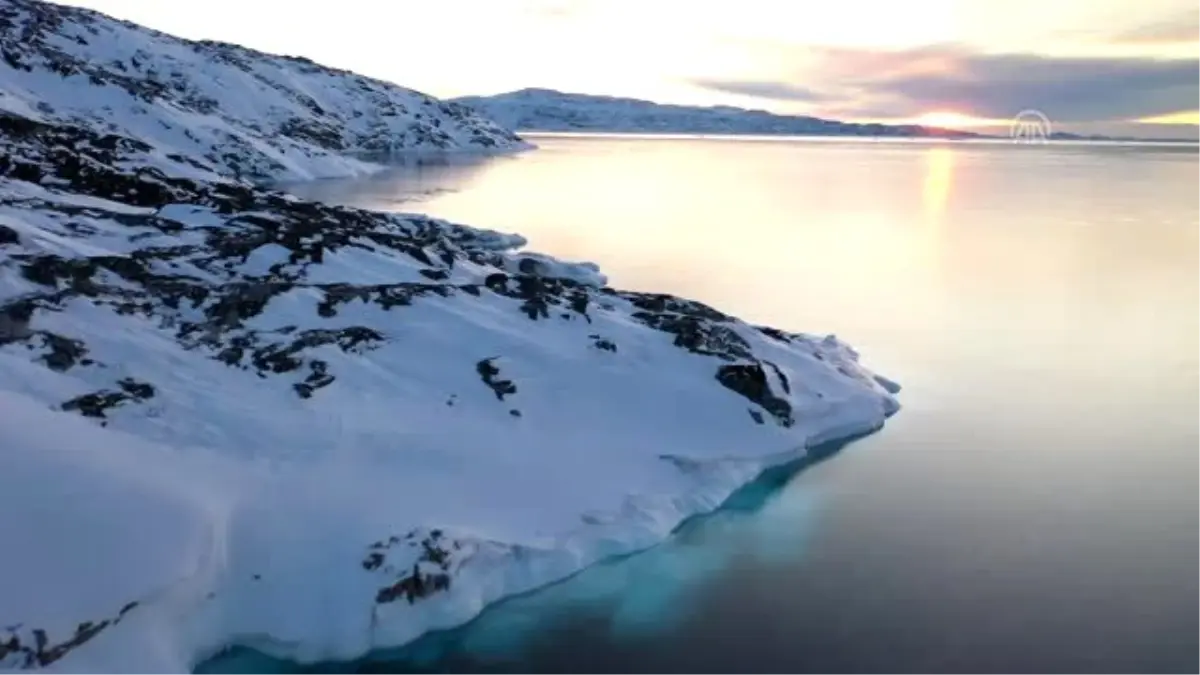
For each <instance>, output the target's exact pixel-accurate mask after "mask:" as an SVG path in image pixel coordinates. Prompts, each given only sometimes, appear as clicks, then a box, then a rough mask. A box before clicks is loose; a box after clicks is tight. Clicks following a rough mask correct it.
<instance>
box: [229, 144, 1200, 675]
mask: <svg viewBox="0 0 1200 675" xmlns="http://www.w3.org/2000/svg"><path fill="white" fill-rule="evenodd" d="M531 140H533V141H534V142H535V143H537V144H538V145H539V146H540V148H539V149H538V150H536V151H533V152H528V153H523V154H520V155H515V156H503V157H493V158H462V157H460V158H455V159H447V158H441V159H437V158H423V159H420V160H411V161H408V162H405V163H402V164H399V165H397V166H396V168H395V169H394V170H391V171H388V172H386V173H384V174H381V175H379V176H375V177H372V178H369V179H359V180H351V181H321V182H314V183H308V184H304V185H298V186H291V189H292V190H293V191H295V192H298V193H301V194H303V195H304V196H307V197H315V198H319V199H323V200H326V201H333V202H340V203H347V204H353V205H357V206H363V207H369V208H374V209H383V210H399V211H417V212H423V213H429V214H431V215H435V216H439V217H444V218H447V219H450V220H455V221H458V222H463V223H467V224H471V225H474V226H477V227H486V228H492V229H497V230H503V231H511V232H518V233H520V234H523V235H524V236H526V237H527V238H528V240H529V248H531V249H533V250H537V251H541V252H546V253H550V254H554V255H557V256H559V257H562V258H568V259H577V260H591V261H595V262H597V263H599V264H600V266H601V268H602V269H603V270H604V271H605V272H607V274H608V275H609V278H610V282H611V283H612V284H613V285H615V286H619V287H624V288H632V289H638V290H648V291H659V292H670V293H675V294H680V295H684V296H688V297H691V298H695V299H699V300H701V301H704V302H707V303H709V304H711V305H713V306H715V307H717V308H719V309H722V310H725V311H727V312H730V313H733V314H736V315H739V316H741V317H743V318H745V319H747V320H750V321H754V322H758V323H764V324H769V325H773V326H777V327H779V328H783V329H789V330H797V331H806V332H814V333H835V334H837V335H838V336H839V337H841V338H843V339H845V340H847V341H848V342H850V343H851V344H853V345H854V346H855V347H857V348H858V349H859V350H860V351H861V353H862V359H863V361H864V362H865V363H866V364H867V365H868V366H870V367H872V368H874V369H876V370H877V371H878V372H881V373H882V374H885V375H887V376H888V377H891V378H893V379H896V380H898V381H899V382H900V383H901V384H902V385H904V390H903V392H901V401H902V403H903V405H904V408H903V410H902V411H901V412H900V413H899V414H898V415H896V416H895V417H894V418H892V419H891V420H890V422H889V424H888V426H887V427H886V428H885V429H884V430H883V431H882V432H880V433H878V434H876V435H874V436H871V437H869V438H867V439H865V440H861V441H858V442H856V443H853V444H851V445H849V446H847V447H846V448H844V449H842V450H841V451H839V452H836V453H834V454H833V456H831V457H829V458H828V461H821V462H817V463H813V464H811V465H802V466H796V467H792V469H793V470H794V471H793V472H792V473H781V474H776V475H773V476H770V477H768V479H767V480H765V481H763V482H762V483H760V484H758V485H755V486H751V487H750V488H748V489H747V490H745V491H744V492H743V493H742V494H739V495H738V498H737V499H735V500H734V502H733V503H731V504H730V507H729V508H727V509H725V510H724V511H722V512H720V513H718V514H716V515H713V516H710V517H707V518H703V519H699V520H696V521H693V522H691V523H689V524H688V525H687V526H685V527H684V528H683V529H682V530H681V531H680V532H679V533H678V536H676V537H675V538H673V539H672V540H670V541H669V542H667V543H665V544H663V545H661V546H659V547H657V548H655V549H652V550H650V551H648V552H644V553H641V554H638V555H634V556H631V557H629V558H625V559H622V560H618V561H613V562H610V563H607V564H604V565H601V566H598V567H595V568H592V569H590V570H588V571H585V572H584V573H582V574H580V575H578V576H576V577H573V578H572V579H570V580H568V581H566V582H564V583H561V584H557V585H555V586H552V587H549V588H546V589H543V590H540V591H537V592H534V593H532V594H529V595H526V596H522V597H519V598H515V599H512V600H509V601H506V602H503V603H501V604H499V605H496V606H495V607H493V608H492V609H489V610H487V611H485V613H484V614H483V615H482V616H481V617H480V618H479V619H478V620H477V621H475V622H473V623H472V624H469V625H468V626H466V627H464V628H462V629H459V630H455V631H450V632H448V633H444V634H438V635H435V636H431V637H429V638H427V639H424V640H422V641H420V642H418V643H416V644H414V645H412V646H410V647H408V648H406V649H402V650H397V651H392V652H388V653H379V654H376V655H374V656H373V658H372V659H371V660H370V661H367V662H361V663H356V664H323V665H322V666H321V668H319V670H324V671H328V670H330V669H335V668H336V669H341V670H359V671H366V672H398V671H511V672H546V671H573V672H630V671H632V672H676V671H679V672H682V671H688V672H752V671H770V672H804V671H809V672H812V671H816V672H863V671H869V672H915V671H922V672H1017V671H1036V672H1080V671H1087V672H1171V671H1176V672H1196V671H1197V669H1198V667H1200V666H1198V657H1197V653H1198V649H1200V643H1198V635H1200V622H1198V619H1197V603H1198V588H1197V569H1198V553H1197V551H1198V548H1200V541H1198V538H1200V537H1198V531H1200V524H1198V511H1200V503H1198V485H1197V482H1198V464H1197V457H1198V446H1200V439H1198V437H1197V423H1198V419H1200V395H1198V391H1197V389H1198V382H1200V366H1198V351H1200V348H1198V337H1197V332H1198V331H1197V324H1198V313H1200V309H1198V308H1200V293H1198V290H1197V286H1198V283H1197V280H1198V261H1197V258H1198V256H1197V251H1198V244H1200V239H1198V227H1200V194H1198V192H1200V187H1198V184H1200V163H1198V157H1200V156H1198V154H1197V151H1196V148H1195V146H1186V147H1163V146H1157V147H1149V146H1147V147H1140V146H1127V145H1104V146H1099V145H1086V144H1048V145H1016V144H1008V143H924V142H893V143H886V142H885V143H878V142H869V141H861V140H854V141H838V140H827V139H826V140H821V141H806V140H797V139H792V140H765V139H719V138H670V139H661V138H660V139H655V138H629V137H624V138H623V137H620V136H600V137H586V136H552V137H551V136H547V137H537V136H533V137H531ZM228 658H233V659H234V660H233V661H227V663H226V665H227V666H228V665H229V664H230V663H232V664H236V665H234V666H232V667H236V668H243V669H244V668H246V667H248V666H252V667H254V668H256V669H261V670H272V669H275V670H288V669H294V668H295V667H296V666H295V665H294V664H281V663H277V662H270V661H268V660H264V659H261V658H256V657H255V656H254V655H253V654H246V653H241V654H234V655H232V656H231V657H228ZM220 665H221V664H220V662H215V663H214V664H211V667H212V668H216V669H219V667H220Z"/></svg>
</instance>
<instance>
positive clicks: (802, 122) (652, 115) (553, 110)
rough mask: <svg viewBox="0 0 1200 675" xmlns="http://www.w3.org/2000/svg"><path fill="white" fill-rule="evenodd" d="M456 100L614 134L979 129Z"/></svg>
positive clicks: (519, 117)
mask: <svg viewBox="0 0 1200 675" xmlns="http://www.w3.org/2000/svg"><path fill="white" fill-rule="evenodd" d="M454 100H455V101H456V102H458V103H461V104H463V105H466V106H469V107H471V108H473V109H475V110H478V111H479V112H481V113H482V114H484V115H487V116H488V117H490V118H492V119H494V120H496V121H497V122H499V123H500V124H503V125H505V126H507V127H509V128H511V129H517V130H521V131H600V132H612V133H680V134H683V133H686V134H763V135H766V134H772V135H792V136H897V137H914V138H933V137H936V138H977V137H978V136H979V135H978V134H973V133H970V132H964V131H956V130H953V129H938V128H935V127H922V126H915V125H886V124H853V123H849V122H836V121H833V120H824V119H819V118H816V117H802V116H794V115H776V114H773V113H769V112H766V111H763V110H746V109H743V108H734V107H729V106H717V107H712V108H705V107H697V106H682V105H666V104H661V103H653V102H650V101H642V100H638V99H633V98H614V97H611V96H593V95H590V94H568V93H563V92H560V91H553V90H549V89H522V90H520V91H513V92H509V93H507V94H497V95H495V96H464V97H462V98H458V99H454Z"/></svg>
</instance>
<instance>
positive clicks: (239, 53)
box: [0, 0, 531, 180]
mask: <svg viewBox="0 0 1200 675" xmlns="http://www.w3.org/2000/svg"><path fill="white" fill-rule="evenodd" d="M0 12H3V13H4V14H6V15H8V16H9V17H10V19H9V20H10V21H11V23H10V24H9V25H7V26H5V24H4V22H0V26H5V27H4V28H3V30H4V32H5V35H4V37H5V39H6V44H10V43H11V44H22V45H23V47H24V50H23V51H24V53H21V52H17V53H18V54H20V57H19V58H18V59H17V61H16V63H18V64H20V66H21V67H14V65H13V62H10V61H3V60H0V110H8V111H11V112H14V113H16V114H19V115H22V116H25V117H30V118H32V119H39V120H44V121H46V120H55V121H63V122H71V123H77V124H85V125H91V126H93V127H95V128H98V129H104V130H106V131H108V132H111V133H117V134H122V135H125V136H131V137H133V138H137V139H141V140H143V141H145V142H147V143H150V144H151V145H152V146H154V147H155V148H157V149H158V150H160V151H161V154H162V155H164V156H165V155H168V154H182V155H185V156H188V157H192V158H195V159H196V160H197V161H200V162H202V163H204V164H206V165H207V166H208V167H209V168H217V169H222V170H224V169H228V168H230V167H228V166H227V165H225V163H224V160H223V159H222V158H223V157H224V156H226V155H228V154H233V155H235V156H237V157H238V161H237V162H236V166H235V167H234V172H235V173H238V174H242V175H245V176H246V177H251V178H256V179H263V178H270V179H273V180H296V179H310V178H319V177H331V176H347V175H359V174H364V173H371V172H374V171H377V170H378V169H379V168H380V166H379V164H377V163H375V162H373V161H370V160H368V159H366V158H364V155H386V154H387V153H390V152H394V151H399V150H403V151H413V150H437V151H447V150H474V151H503V150H519V149H525V148H529V147H531V146H530V145H529V144H527V143H525V142H524V141H521V140H520V139H519V138H518V137H517V136H515V135H514V134H512V133H511V132H509V131H507V130H506V129H504V128H502V127H500V126H498V125H496V124H495V123H493V122H492V121H490V120H488V119H486V118H483V117H481V116H479V115H477V114H474V113H472V112H470V111H468V110H466V109H465V108H463V107H462V106H458V105H457V104H454V103H449V102H444V101H439V100H437V99H434V98H432V97H429V96H426V95H424V94H421V93H419V92H415V91H412V90H409V89H404V88H402V87H398V86H396V85H393V84H389V83H386V82H381V81H379V80H373V79H371V78H367V77H362V76H359V75H354V74H352V73H347V72H344V71H339V70H335V69H331V68H326V67H323V66H320V65H317V64H314V63H312V62H309V61H307V60H301V59H296V58H291V57H284V56H276V55H271V54H263V53H260V52H256V51H253V50H250V49H246V48H243V47H237V46H234V45H226V44H220V43H213V42H193V41H189V40H183V39H180V38H175V37H172V36H169V35H165V34H163V33H159V32H157V31H153V30H149V29H146V28H143V27H141V26H136V25H134V24H130V23H126V22H121V21H117V20H114V19H111V18H109V17H106V16H104V15H101V14H98V13H95V12H91V11H88V10H83V9H76V8H69V7H62V6H56V5H50V4H47V3H41V2H35V1H33V0H5V2H4V6H2V7H0Z"/></svg>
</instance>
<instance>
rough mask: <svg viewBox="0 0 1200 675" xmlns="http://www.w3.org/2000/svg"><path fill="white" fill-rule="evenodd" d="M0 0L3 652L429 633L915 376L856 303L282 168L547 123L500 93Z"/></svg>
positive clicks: (356, 645)
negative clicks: (551, 251) (821, 316)
mask: <svg viewBox="0 0 1200 675" xmlns="http://www.w3.org/2000/svg"><path fill="white" fill-rule="evenodd" d="M0 13H2V15H0V18H2V19H4V21H0V31H3V37H4V38H5V40H7V41H8V43H12V44H20V45H21V50H19V51H18V52H13V53H12V54H11V55H7V56H6V60H4V61H3V62H2V63H0V94H2V95H0V139H2V140H0V152H2V153H3V154H2V155H0V448H4V451H3V452H0V511H3V512H4V513H6V514H16V515H15V516H14V517H9V518H7V519H0V541H3V542H4V544H5V547H6V555H5V556H3V557H0V600H2V602H0V669H12V670H48V671H58V672H83V671H104V672H117V671H120V672H179V671H186V670H190V669H192V668H194V667H195V666H196V665H197V664H198V663H200V662H201V661H203V660H204V659H206V658H207V657H209V656H212V655H213V654H216V653H218V652H219V651H220V650H222V649H224V648H227V647H229V646H231V645H237V644H240V645H246V646H251V647H253V648H256V649H259V650H261V651H264V652H266V653H270V654H273V655H276V656H280V657H284V658H288V659H291V660H294V661H299V662H318V661H327V660H350V659H354V658H357V657H359V656H362V655H364V654H366V653H368V652H369V651H371V650H374V649H378V648H385V647H395V646H399V645H402V644H405V643H407V642H409V641H411V640H412V639H414V638H416V637H418V636H420V635H421V634H423V633H425V632H427V631H429V630H434V629H439V628H448V627H451V626H455V625H459V624H461V623H463V622H464V621H467V620H469V619H470V618H472V617H474V616H475V615H477V614H478V613H479V612H480V611H481V610H482V609H483V607H485V606H486V605H488V604H489V603H492V602H494V601H496V600H499V599H501V598H503V597H506V596H508V595H512V594H514V593H519V592H523V591H527V590H531V589H533V588H536V587H538V586H541V585H544V584H546V583H549V582H552V581H556V580H558V579H561V578H563V577H565V576H568V575H569V574H572V573H574V572H577V571H579V570H580V569H582V568H583V567H586V566H587V565H589V564H592V563H594V562H596V561H598V560H601V559H604V558H607V557H610V556H613V555H619V554H623V553H629V552H632V551H635V550H639V549H643V548H646V547H648V546H651V545H653V544H655V543H657V542H659V541H662V540H663V538H665V537H666V536H668V535H669V534H670V532H671V531H672V530H673V529H674V528H675V527H676V526H677V525H678V524H679V523H680V522H682V521H683V520H685V519H686V518H688V517H690V516H693V515H696V514H698V513H704V512H708V511H712V510H713V509H715V508H717V507H718V506H719V505H720V504H721V503H722V502H723V501H724V500H725V499H726V498H727V497H728V496H729V495H730V494H731V493H732V492H733V491H734V490H736V489H737V488H739V487H741V486H742V485H744V484H746V483H747V482H749V481H751V480H753V479H754V478H755V477H756V476H758V475H759V474H760V473H761V472H762V471H763V470H764V469H766V468H768V467H770V466H773V465H775V464H778V463H780V462H785V461H788V460H790V459H794V458H795V457H797V456H798V455H800V454H801V453H802V452H803V449H804V448H806V447H812V446H815V445H818V444H822V443H825V442H828V441H832V440H835V439H839V438H843V437H849V436H856V435H860V434H862V433H866V432H870V431H872V430H875V429H878V428H879V427H881V426H882V425H883V424H884V421H885V420H886V418H887V417H888V416H890V415H891V414H893V413H895V412H896V411H897V410H898V408H899V404H898V403H897V401H896V399H895V397H894V394H895V393H896V392H897V391H898V387H897V386H896V385H894V384H893V383H891V382H890V381H889V380H886V379H885V378H882V377H878V376H876V375H874V374H873V373H872V372H871V371H869V370H867V369H866V368H864V367H863V366H861V365H860V364H859V362H858V354H857V353H856V352H854V350H853V349H851V348H850V347H849V346H847V345H846V344H844V343H842V342H841V341H839V340H838V339H836V338H835V337H833V336H826V337H820V336H815V335H807V334H800V333H790V332H785V331H780V330H777V329H773V328H768V327H762V326H753V325H750V324H747V323H745V322H742V321H740V320H738V319H736V318H734V317H731V316H728V315H726V314H723V313H722V312H719V311H717V310H716V309H713V308H711V307H708V306H706V305H703V304H701V303H697V302H693V301H688V300H685V299H681V298H676V297H673V296H666V295H657V294H652V293H639V292H630V291H621V290H617V289H614V288H611V287H609V286H608V285H607V279H606V278H605V277H604V275H603V274H602V273H601V271H600V270H599V269H598V268H597V267H596V266H595V265H593V264H591V263H585V262H568V261H559V260H556V259H554V258H552V257H549V256H544V255H539V254H536V253H532V252H527V251H520V250H518V249H519V247H521V246H523V245H524V239H523V238H521V237H520V236H519V235H513V234H503V233H498V232H492V231H488V230H480V229H476V228H471V227H467V226H463V225H456V224H453V223H448V222H445V221H442V220H438V219H434V218H428V217H425V216H419V215H397V214H384V213H373V212H368V211H362V210H358V209H351V208H344V207H337V206H331V205H326V204H321V203H316V202H305V201H303V200H301V199H298V198H296V197H294V196H292V195H289V194H284V193H280V192H275V191H271V190H268V189H264V188H262V187H256V186H255V185H253V184H251V183H250V180H254V181H255V182H259V181H261V180H265V179H270V180H282V179H286V178H294V177H309V178H311V177H314V176H318V175H335V174H339V173H340V174H341V175H352V174H354V173H355V172H359V171H362V170H366V169H367V168H369V167H368V165H367V164H366V163H364V162H362V161H360V160H357V159H353V158H351V157H350V156H349V154H348V153H351V152H353V151H354V149H356V148H357V149H361V148H363V147H370V146H372V145H373V144H375V143H383V144H385V145H386V146H387V147H390V148H412V149H417V150H428V149H437V150H454V149H465V150H466V151H470V150H477V149H480V148H483V149H489V150H519V149H522V148H524V147H526V146H525V144H524V142H523V141H521V140H520V139H519V138H517V137H516V136H515V135H513V134H512V133H511V132H508V131H507V130H504V129H501V128H500V127H498V126H496V125H495V124H494V123H492V122H491V121H489V120H486V119H483V118H481V117H479V116H477V115H475V114H474V113H472V112H470V111H468V110H465V109H462V108H461V107H455V106H453V105H446V104H442V103H440V102H437V101H436V100H434V99H430V98H429V97H425V96H424V95H420V94H417V93H415V92H411V91H408V90H403V89H400V88H399V87H395V86H394V85H388V84H386V83H380V82H377V81H373V80H368V79H366V78H360V77H358V76H355V75H353V74H349V73H344V72H340V71H333V70H330V69H325V68H323V67H321V66H318V65H316V64H312V63H311V62H307V61H304V60H299V59H290V58H285V57H274V56H271V55H263V54H259V53H257V52H252V51H250V50H242V49H241V48H238V47H235V46H231V45H215V44H211V43H189V42H187V41H183V40H178V39H176V38H171V37H170V36H165V35H163V34H161V33H156V32H154V31H148V30H146V29H143V28H139V27H137V26H133V25H132V24H126V23H123V22H116V21H114V20H112V19H109V18H107V17H104V16H102V15H99V14H95V13H91V12H86V11H83V10H75V9H70V8H63V7H58V6H55V5H49V4H46V3H41V2H35V1H34V0H6V2H5V3H4V4H3V5H0ZM163 73H171V76H170V78H168V79H167V83H166V84H164V80H163V79H162V77H161V75H162V74H163ZM214 82H217V83H222V86H221V87H217V88H211V87H210V84H211V83H214ZM318 85H320V86H318ZM206 87H208V88H206ZM296 106H300V107H299V108H298V107H296ZM301 109H303V110H307V111H308V112H302V110H301ZM364 111H365V112H364ZM235 113H236V114H235ZM355 113H357V115H356V114H355ZM298 119H299V120H301V121H300V122H297V121H296V120H298ZM364 119H365V120H366V121H363V120H364ZM272 129H277V130H281V132H279V133H277V132H275V131H271V130H272ZM317 131H319V132H320V134H318V135H317V136H313V135H312V133H310V132H317ZM284 132H286V133H284ZM289 133H290V134H291V136H289V135H288V134H289ZM239 178H240V179H241V180H238V179H239Z"/></svg>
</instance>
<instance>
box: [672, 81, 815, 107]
mask: <svg viewBox="0 0 1200 675" xmlns="http://www.w3.org/2000/svg"><path fill="white" fill-rule="evenodd" d="M692 84H695V85H698V86H701V87H703V88H705V89H712V90H713V91H720V92H725V93H727V94H736V95H738V96H753V97H755V98H765V99H770V100H774V101H804V102H808V103H812V102H816V101H823V100H828V99H829V96H828V95H826V94H822V93H820V92H817V91H815V90H813V89H808V88H806V87H800V86H797V85H794V84H788V83H787V82H763V81H754V80H720V79H703V78H702V79H696V80H692Z"/></svg>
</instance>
